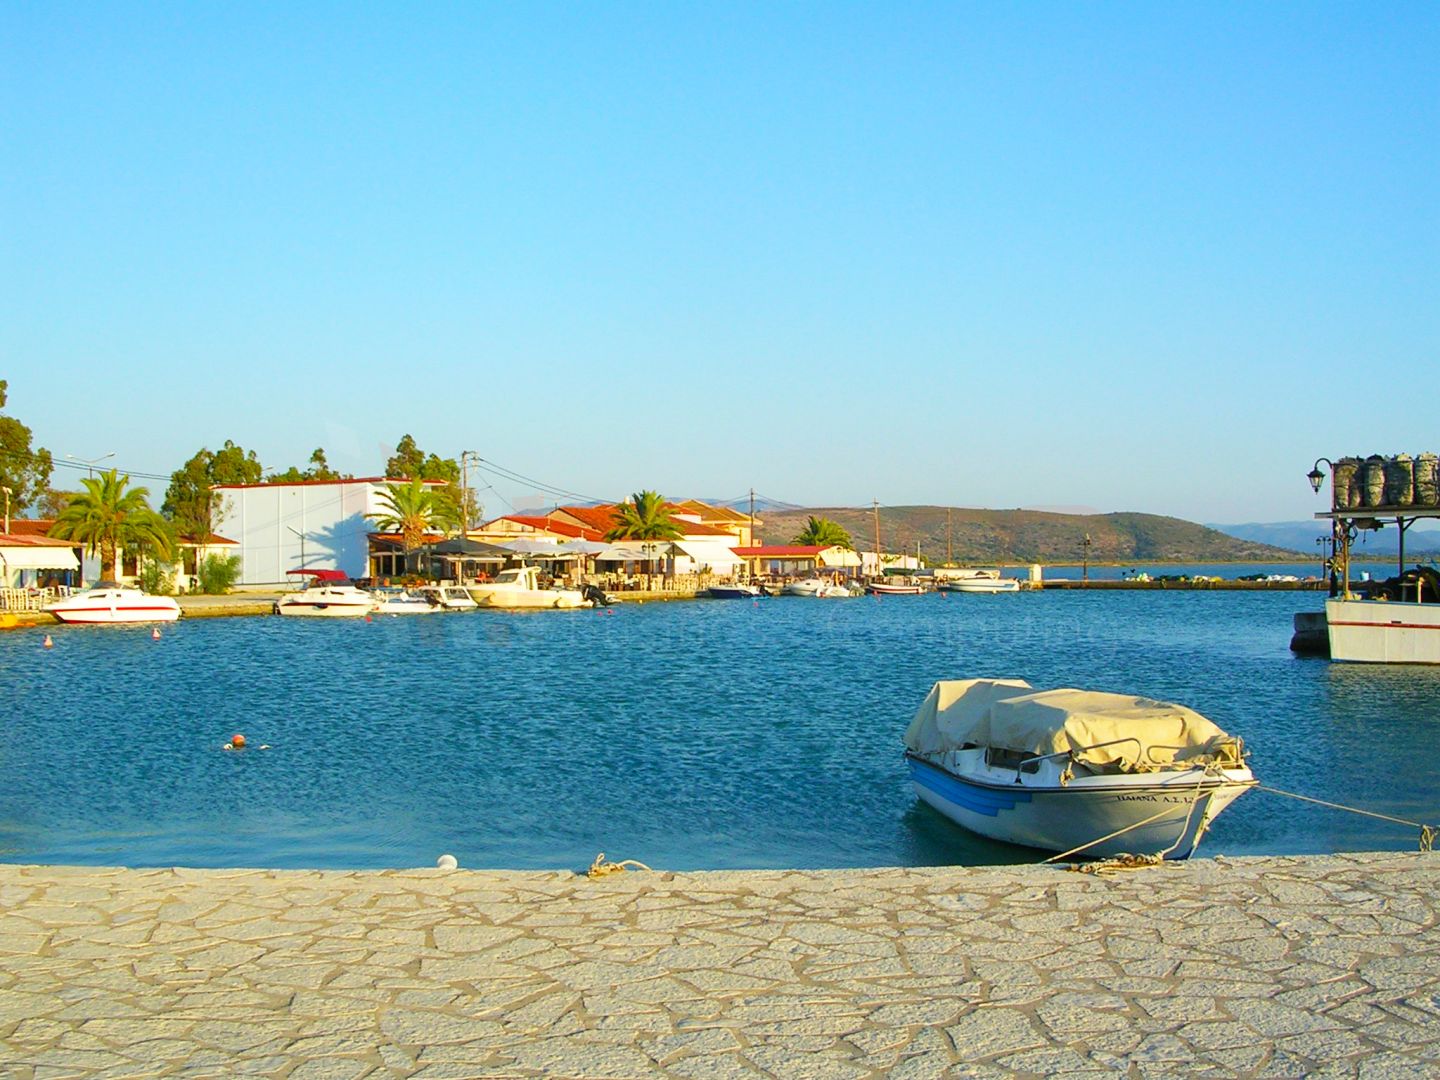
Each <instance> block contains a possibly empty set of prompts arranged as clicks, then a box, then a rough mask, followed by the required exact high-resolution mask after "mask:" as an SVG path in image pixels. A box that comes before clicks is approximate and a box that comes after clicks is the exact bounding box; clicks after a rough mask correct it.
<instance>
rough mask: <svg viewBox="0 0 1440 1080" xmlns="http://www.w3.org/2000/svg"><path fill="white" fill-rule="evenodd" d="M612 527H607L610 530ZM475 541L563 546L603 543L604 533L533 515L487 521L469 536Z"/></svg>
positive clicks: (512, 516) (510, 516)
mask: <svg viewBox="0 0 1440 1080" xmlns="http://www.w3.org/2000/svg"><path fill="white" fill-rule="evenodd" d="M609 527H610V526H608V525H607V526H606V528H609ZM466 535H467V536H469V537H470V538H471V539H473V540H484V541H486V542H487V543H491V544H507V543H509V542H510V541H512V540H541V541H547V542H551V543H556V544H561V543H564V542H565V541H567V540H602V539H604V535H603V533H602V532H600V531H598V530H596V529H592V528H590V527H588V526H585V525H580V524H577V523H576V522H573V521H562V520H557V519H552V518H547V517H542V516H535V515H531V514H505V515H504V516H502V517H498V518H493V519H491V520H490V521H487V522H485V523H484V524H483V525H481V526H480V527H479V528H478V529H471V530H470V531H469V532H468V533H467V534H466Z"/></svg>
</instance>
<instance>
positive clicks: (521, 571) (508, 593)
mask: <svg viewBox="0 0 1440 1080" xmlns="http://www.w3.org/2000/svg"><path fill="white" fill-rule="evenodd" d="M466 589H467V590H468V592H469V594H470V596H471V597H473V598H474V600H475V603H477V604H479V605H480V606H481V607H483V608H511V609H517V610H518V609H526V608H578V607H584V606H586V605H587V604H589V603H591V601H589V600H587V599H586V598H585V594H584V593H582V592H581V591H580V590H579V589H548V588H542V587H541V585H540V570H539V568H538V567H535V566H512V567H511V568H510V569H508V570H501V571H500V573H498V574H496V575H495V580H494V581H485V582H480V583H478V584H475V585H467V586H466Z"/></svg>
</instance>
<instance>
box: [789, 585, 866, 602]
mask: <svg viewBox="0 0 1440 1080" xmlns="http://www.w3.org/2000/svg"><path fill="white" fill-rule="evenodd" d="M780 595H781V596H804V597H809V598H810V599H812V600H838V599H842V598H849V597H852V596H854V595H855V594H854V593H852V592H851V591H850V589H849V587H848V586H845V585H834V584H831V583H830V582H828V581H793V582H791V583H790V584H789V585H786V586H785V587H784V588H783V589H781V590H780Z"/></svg>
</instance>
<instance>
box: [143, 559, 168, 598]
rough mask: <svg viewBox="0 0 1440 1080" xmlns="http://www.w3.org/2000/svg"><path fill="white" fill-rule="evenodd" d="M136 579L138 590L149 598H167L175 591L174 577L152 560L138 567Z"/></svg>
mask: <svg viewBox="0 0 1440 1080" xmlns="http://www.w3.org/2000/svg"><path fill="white" fill-rule="evenodd" d="M136 578H137V579H138V580H139V582H140V588H141V589H142V590H144V591H145V592H147V593H149V594H150V595H151V596H168V595H170V594H171V593H172V592H174V591H175V575H174V574H172V573H171V572H170V571H169V569H168V568H167V567H165V566H162V565H161V564H160V563H158V562H156V561H155V560H154V559H150V560H147V561H146V563H145V564H144V565H143V566H141V567H140V573H139V574H137V575H136Z"/></svg>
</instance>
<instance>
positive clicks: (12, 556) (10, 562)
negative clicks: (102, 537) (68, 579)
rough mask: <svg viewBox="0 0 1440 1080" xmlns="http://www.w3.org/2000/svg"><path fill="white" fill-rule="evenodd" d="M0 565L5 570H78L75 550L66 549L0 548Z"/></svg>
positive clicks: (45, 547)
mask: <svg viewBox="0 0 1440 1080" xmlns="http://www.w3.org/2000/svg"><path fill="white" fill-rule="evenodd" d="M0 563H3V564H4V566H5V569H6V570H79V569H80V560H79V559H77V558H75V549H74V548H68V547H59V546H56V547H51V546H49V545H48V544H47V545H45V546H44V547H39V546H36V547H31V546H30V545H29V544H27V545H25V546H24V547H0Z"/></svg>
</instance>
